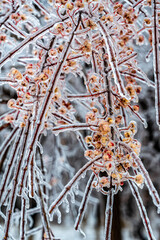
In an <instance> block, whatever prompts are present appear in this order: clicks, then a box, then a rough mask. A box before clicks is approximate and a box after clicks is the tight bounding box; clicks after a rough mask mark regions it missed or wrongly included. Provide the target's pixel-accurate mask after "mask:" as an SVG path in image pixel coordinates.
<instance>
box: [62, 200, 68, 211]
mask: <svg viewBox="0 0 160 240" xmlns="http://www.w3.org/2000/svg"><path fill="white" fill-rule="evenodd" d="M63 203H64V205H65V208H66V213H69V202H68V199H67V197H65V199H64V201H63Z"/></svg>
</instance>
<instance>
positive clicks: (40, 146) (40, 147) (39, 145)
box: [37, 141, 43, 154]
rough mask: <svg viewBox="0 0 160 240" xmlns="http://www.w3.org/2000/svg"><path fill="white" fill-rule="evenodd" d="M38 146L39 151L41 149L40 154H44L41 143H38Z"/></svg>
mask: <svg viewBox="0 0 160 240" xmlns="http://www.w3.org/2000/svg"><path fill="white" fill-rule="evenodd" d="M37 146H38V147H39V149H40V153H41V154H43V147H42V145H41V144H40V142H39V141H37Z"/></svg>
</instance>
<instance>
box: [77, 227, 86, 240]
mask: <svg viewBox="0 0 160 240" xmlns="http://www.w3.org/2000/svg"><path fill="white" fill-rule="evenodd" d="M78 232H79V233H80V234H81V235H82V237H83V239H85V238H86V234H85V233H84V232H83V231H82V229H81V228H79V229H78Z"/></svg>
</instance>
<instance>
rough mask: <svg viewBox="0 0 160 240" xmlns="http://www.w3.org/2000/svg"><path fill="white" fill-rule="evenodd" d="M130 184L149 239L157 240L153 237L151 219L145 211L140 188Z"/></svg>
mask: <svg viewBox="0 0 160 240" xmlns="http://www.w3.org/2000/svg"><path fill="white" fill-rule="evenodd" d="M128 183H129V186H130V188H131V191H132V194H133V196H134V198H135V200H136V202H137V205H138V208H139V211H140V215H141V218H142V221H143V224H144V227H145V229H146V232H147V235H148V239H150V240H156V239H155V237H154V235H153V232H152V228H151V224H150V221H149V218H148V216H147V212H146V209H145V207H144V205H143V201H142V198H141V196H140V194H139V191H138V188H137V186H136V185H135V184H134V183H132V182H131V181H128Z"/></svg>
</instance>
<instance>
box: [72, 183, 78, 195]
mask: <svg viewBox="0 0 160 240" xmlns="http://www.w3.org/2000/svg"><path fill="white" fill-rule="evenodd" d="M73 190H74V192H75V195H78V194H79V185H78V182H77V183H76V184H75V185H74V186H73Z"/></svg>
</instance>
